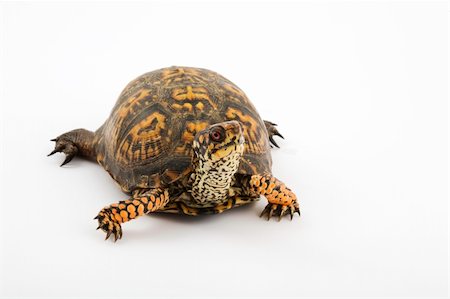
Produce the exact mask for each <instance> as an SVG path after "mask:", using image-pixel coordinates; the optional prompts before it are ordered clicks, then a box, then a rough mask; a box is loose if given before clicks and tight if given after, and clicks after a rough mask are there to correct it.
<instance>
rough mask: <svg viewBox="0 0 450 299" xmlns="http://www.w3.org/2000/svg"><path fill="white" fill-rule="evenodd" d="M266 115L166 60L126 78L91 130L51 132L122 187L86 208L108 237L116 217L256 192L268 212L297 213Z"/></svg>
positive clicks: (213, 208)
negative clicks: (106, 201)
mask: <svg viewBox="0 0 450 299" xmlns="http://www.w3.org/2000/svg"><path fill="white" fill-rule="evenodd" d="M276 126H277V125H276V124H275V123H273V122H270V121H266V120H262V119H261V117H260V115H259V113H258V112H257V110H256V108H255V106H254V105H253V104H252V103H251V102H250V100H249V99H248V97H247V96H246V95H245V93H244V92H243V91H242V90H241V89H240V88H239V87H237V86H236V85H235V84H234V83H232V82H231V81H229V80H228V79H226V78H225V77H223V76H221V75H220V74H218V73H216V72H214V71H210V70H207V69H203V68H194V67H177V66H173V67H167V68H162V69H158V70H155V71H152V72H148V73H145V74H143V75H141V76H139V77H137V78H136V79H134V80H133V81H131V82H130V83H129V84H128V85H127V86H126V87H125V89H123V91H122V92H121V94H120V95H119V98H118V100H117V102H116V104H115V106H114V107H113V109H112V111H111V114H110V116H109V117H108V119H107V120H106V121H105V123H104V124H103V125H102V126H101V127H100V128H99V129H98V130H96V131H95V132H92V131H88V130H86V129H76V130H72V131H69V132H67V133H64V134H62V135H60V136H58V137H57V138H54V139H52V140H51V141H54V142H56V144H55V148H54V150H53V151H52V152H51V153H50V154H49V156H51V155H53V154H55V153H57V152H62V153H64V154H65V160H64V162H63V163H62V164H61V166H63V165H65V164H67V163H69V162H70V161H71V160H72V158H73V157H75V156H80V157H84V158H87V159H91V160H94V161H96V162H97V163H98V164H100V165H101V166H102V167H103V168H104V169H105V170H106V171H107V172H108V173H109V174H110V176H111V177H112V178H113V180H114V181H115V182H116V183H117V184H118V185H119V186H120V188H121V190H122V191H123V192H125V193H126V194H128V199H126V200H121V201H119V202H116V203H113V204H111V205H109V206H106V207H104V208H103V209H102V210H101V211H100V212H99V213H98V215H97V216H96V217H95V218H94V219H95V220H97V221H98V228H97V229H101V230H103V231H104V232H105V233H106V239H108V238H109V237H110V236H111V235H113V236H114V240H115V241H116V240H118V239H121V238H122V224H123V223H124V222H127V221H129V220H132V219H135V218H137V217H139V216H141V215H144V214H149V213H153V212H163V213H176V214H183V215H190V216H197V215H203V214H219V213H222V212H224V211H226V210H229V209H231V208H235V207H239V206H242V205H245V204H249V203H252V202H255V201H257V200H259V198H260V196H264V197H265V198H266V199H267V200H268V204H267V206H266V207H265V208H264V210H263V211H262V213H261V216H264V215H266V216H267V220H269V219H270V218H271V217H272V216H278V219H281V217H283V216H285V215H290V218H291V220H292V217H293V215H294V214H295V213H298V214H299V215H300V209H299V204H298V200H297V197H296V195H295V194H294V192H293V191H292V190H291V189H289V188H288V187H287V186H286V185H285V184H284V183H283V182H282V181H280V180H279V179H277V178H276V177H275V176H273V175H272V170H271V169H272V158H271V153H270V150H271V147H273V146H275V147H279V146H278V144H277V143H276V141H275V140H274V136H279V137H280V138H284V137H283V136H282V135H281V134H280V132H279V131H278V129H277V127H276Z"/></svg>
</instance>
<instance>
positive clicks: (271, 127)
mask: <svg viewBox="0 0 450 299" xmlns="http://www.w3.org/2000/svg"><path fill="white" fill-rule="evenodd" d="M264 124H265V125H266V129H267V133H269V141H270V143H271V145H270V146H271V147H272V145H274V146H275V147H277V148H280V146H279V145H278V144H277V143H276V142H275V139H273V136H278V137H280V138H283V139H284V137H283V135H281V134H280V132H278V129H277V128H275V127H276V126H277V124H274V123H273V122H270V121H267V120H265V121H264Z"/></svg>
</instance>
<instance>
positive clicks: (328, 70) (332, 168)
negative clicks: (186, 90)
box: [0, 1, 448, 297]
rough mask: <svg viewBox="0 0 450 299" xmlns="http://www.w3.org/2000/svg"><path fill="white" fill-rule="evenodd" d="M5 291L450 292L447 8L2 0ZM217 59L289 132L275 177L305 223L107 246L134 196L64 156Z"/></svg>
mask: <svg viewBox="0 0 450 299" xmlns="http://www.w3.org/2000/svg"><path fill="white" fill-rule="evenodd" d="M1 17H2V24H1V27H0V28H1V49H2V57H1V63H2V65H1V73H2V81H1V82H2V91H1V92H2V94H1V98H0V99H1V126H2V131H1V140H0V144H1V151H2V152H1V169H0V170H1V199H0V200H1V203H0V209H1V218H0V219H1V239H0V240H1V243H0V245H1V246H0V249H1V260H0V261H1V264H0V268H1V270H0V273H1V274H0V275H1V276H0V278H1V284H0V288H1V289H0V294H1V295H3V296H7V297H14V296H17V297H19V296H24V297H28V296H31V297H53V296H58V297H69V296H90V297H91V296H92V297H100V296H107V297H110V296H120V297H131V296H196V297H198V296H208V297H210V296H257V297H264V296H273V297H285V296H298V297H301V296H325V297H335V296H382V297H383V296H446V295H447V279H448V276H447V265H448V254H447V252H448V225H447V223H448V222H447V220H448V203H447V196H448V189H447V182H448V173H447V166H448V157H447V152H448V143H447V135H448V127H447V124H448V123H447V121H448V103H447V96H448V90H447V82H448V74H447V66H448V57H447V53H448V44H447V39H448V27H447V18H448V9H447V3H446V2H445V1H442V2H438V3H434V2H431V1H426V2H422V3H420V2H416V3H407V2H399V3H388V2H360V3H356V2H337V3H330V2H314V3H313V2H302V3H298V4H295V3H276V4H275V3H274V4H268V3H266V4H260V3H247V4H245V3H228V4H221V3H214V4H208V3H202V2H197V3H186V4H180V3H176V2H164V3H162V2H161V3H153V4H152V3H148V4H144V3H140V4H136V3H134V4H131V3H128V4H120V3H115V4H109V3H97V4H89V3H79V4H70V3H63V4H57V3H53V4H38V3H35V4H30V3H2V4H1ZM171 65H187V66H197V67H204V68H209V69H212V70H215V71H217V72H219V73H221V74H223V75H224V76H225V77H227V78H229V79H231V80H232V81H234V82H235V83H236V84H237V85H238V86H240V87H241V88H242V89H243V90H244V91H245V92H246V93H247V95H248V96H249V97H250V98H251V100H252V101H253V103H254V104H255V106H256V107H257V108H258V109H259V112H260V114H261V115H262V117H263V118H265V119H269V120H271V121H274V122H276V123H278V124H279V129H280V131H281V132H282V133H283V134H284V135H285V137H286V139H285V140H280V142H279V144H280V145H281V149H279V150H274V151H273V160H274V167H273V172H274V174H275V175H276V176H277V177H279V178H280V179H282V180H283V181H285V182H286V184H287V185H289V186H290V187H291V188H292V189H293V190H294V191H295V192H296V193H297V194H298V196H299V198H300V203H301V208H302V217H301V218H298V216H297V217H296V218H295V219H294V221H292V222H290V221H288V220H287V219H283V221H281V222H279V223H278V222H276V221H271V222H266V221H265V220H262V219H260V218H258V215H259V213H260V211H261V210H262V209H263V208H264V206H265V203H266V201H265V200H264V199H262V200H261V201H260V202H258V203H257V204H255V205H253V206H248V207H243V208H239V209H235V210H233V211H229V212H227V213H224V214H222V215H218V216H209V217H202V218H188V217H182V216H170V215H169V216H167V215H166V216H151V217H141V218H140V219H138V220H135V221H132V222H130V223H126V224H124V225H123V229H124V238H123V239H122V240H121V241H120V242H117V243H113V242H112V241H107V242H105V241H103V238H104V234H103V233H102V232H101V231H96V230H95V228H96V226H97V224H96V222H95V221H93V220H92V218H93V217H94V216H95V215H96V214H97V212H98V211H99V210H100V209H101V208H102V207H103V206H105V205H107V204H110V203H113V202H116V201H119V200H122V199H125V198H126V196H125V195H124V194H122V193H121V192H120V191H119V188H118V187H117V186H116V185H115V183H114V182H113V181H112V180H111V179H110V178H109V176H108V174H107V173H106V172H105V171H104V170H103V169H102V168H101V167H99V166H98V165H96V164H94V163H91V162H87V161H82V160H79V159H75V160H74V161H73V162H72V163H70V165H68V166H66V167H63V168H60V167H59V164H60V163H61V162H62V160H63V156H62V155H55V156H52V157H51V158H47V157H46V154H47V153H48V152H50V151H51V150H52V148H53V143H51V142H50V141H49V140H50V139H51V138H54V137H56V136H57V135H59V134H61V133H63V132H66V131H69V130H71V129H74V128H79V127H84V128H87V129H90V130H95V129H96V128H97V127H99V126H100V125H101V124H102V122H103V121H104V120H105V119H106V118H107V116H108V114H109V112H110V110H111V109H112V107H113V105H114V103H115V100H116V98H117V96H118V95H119V93H120V91H121V90H122V88H123V87H124V86H125V85H126V84H127V83H128V82H129V81H130V80H131V79H133V78H135V77H136V76H138V75H140V74H142V73H144V72H147V71H151V70H154V69H157V68H161V67H166V66H171Z"/></svg>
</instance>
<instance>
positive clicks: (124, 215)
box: [94, 188, 169, 241]
mask: <svg viewBox="0 0 450 299" xmlns="http://www.w3.org/2000/svg"><path fill="white" fill-rule="evenodd" d="M168 202H169V192H168V191H167V190H163V189H160V188H157V189H152V190H149V191H146V192H144V193H141V194H139V193H137V194H135V195H134V197H133V198H131V199H128V200H122V201H119V202H118V203H113V204H112V205H110V206H107V207H104V208H103V209H102V210H101V211H100V212H99V213H98V215H97V217H95V218H94V219H98V228H97V229H99V228H101V229H102V230H103V231H104V232H105V233H106V239H108V238H109V236H110V235H111V234H113V235H114V238H115V241H117V239H121V238H122V227H121V225H120V224H121V223H124V222H127V221H129V220H132V219H135V218H137V217H138V216H142V215H144V214H148V213H151V212H154V211H156V210H159V209H161V208H163V207H164V206H165V205H166V204H167V203H168Z"/></svg>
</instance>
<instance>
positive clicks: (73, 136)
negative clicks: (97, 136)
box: [48, 129, 96, 166]
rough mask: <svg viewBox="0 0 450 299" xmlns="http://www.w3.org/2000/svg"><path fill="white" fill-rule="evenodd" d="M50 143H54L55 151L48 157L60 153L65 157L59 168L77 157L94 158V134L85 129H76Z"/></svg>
mask: <svg viewBox="0 0 450 299" xmlns="http://www.w3.org/2000/svg"><path fill="white" fill-rule="evenodd" d="M50 141H55V142H56V144H55V149H54V150H53V151H52V152H51V153H50V154H48V156H51V155H53V154H55V153H61V152H62V153H64V154H65V155H66V158H65V160H64V162H63V163H62V164H61V166H63V165H65V164H67V163H69V162H70V161H71V160H72V159H73V157H75V156H77V155H78V156H83V157H86V158H88V159H93V160H95V158H96V153H95V142H94V132H91V131H88V130H85V129H76V130H72V131H70V132H67V133H64V134H62V135H60V136H58V137H56V138H55V139H52V140H50Z"/></svg>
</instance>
